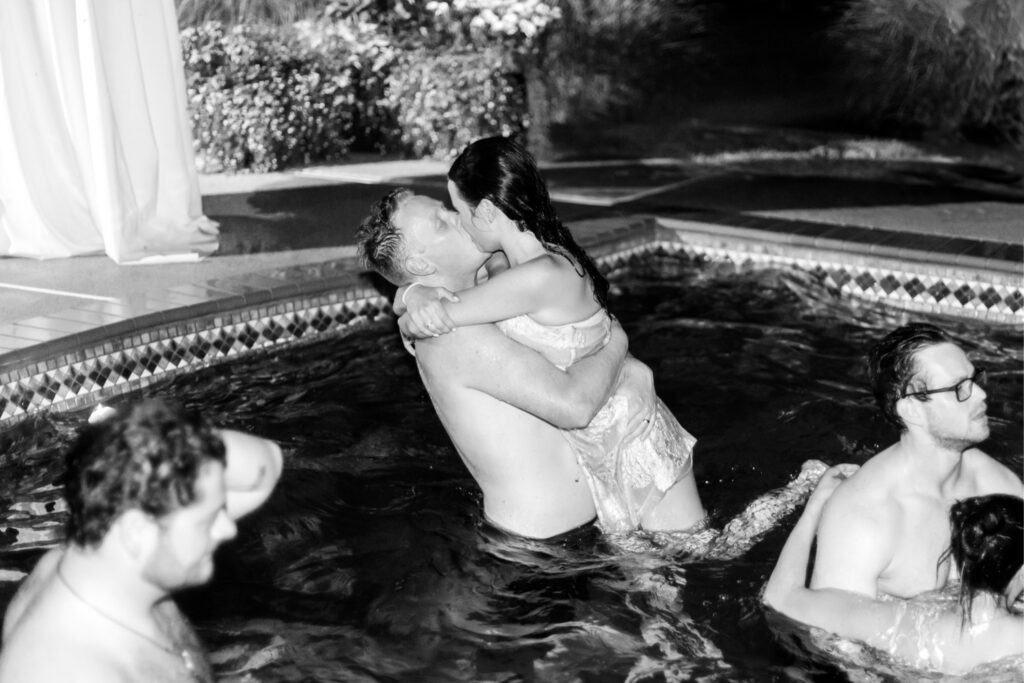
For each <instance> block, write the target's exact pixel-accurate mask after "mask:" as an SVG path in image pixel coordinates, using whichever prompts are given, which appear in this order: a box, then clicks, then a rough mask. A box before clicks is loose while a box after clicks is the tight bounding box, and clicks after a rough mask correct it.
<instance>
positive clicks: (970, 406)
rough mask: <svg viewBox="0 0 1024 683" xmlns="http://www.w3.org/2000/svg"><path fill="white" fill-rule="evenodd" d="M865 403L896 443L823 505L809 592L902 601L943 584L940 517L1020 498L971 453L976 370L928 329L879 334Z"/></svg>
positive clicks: (993, 467) (1020, 487) (978, 399)
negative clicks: (985, 500) (964, 506)
mask: <svg viewBox="0 0 1024 683" xmlns="http://www.w3.org/2000/svg"><path fill="white" fill-rule="evenodd" d="M869 369H870V373H871V381H872V385H873V386H872V388H873V391H874V394H875V399H876V401H877V402H878V405H879V407H880V408H881V410H882V414H883V415H884V416H885V418H886V420H888V421H889V422H890V423H892V424H893V425H894V426H896V427H897V428H899V430H900V439H899V441H897V442H896V443H895V444H893V445H892V446H889V447H888V448H886V449H885V450H883V451H882V452H881V453H879V454H877V455H875V456H874V457H872V458H871V459H870V460H868V461H867V462H866V463H864V465H863V466H862V467H861V468H860V469H859V470H858V471H857V473H856V474H854V475H853V476H851V477H850V478H849V479H847V480H845V481H844V482H843V483H842V484H841V485H840V486H839V488H838V489H836V491H835V493H834V494H833V495H832V497H831V498H830V499H829V500H828V502H827V503H826V505H825V508H824V511H823V513H822V518H821V522H820V523H819V525H818V529H817V538H818V549H817V555H816V559H815V565H814V573H813V576H812V577H811V584H810V587H811V588H813V589H821V588H838V589H841V590H846V591H852V592H856V593H862V594H864V595H869V596H871V597H875V596H877V595H879V594H888V595H891V596H896V597H901V598H909V597H913V596H915V595H917V594H919V593H923V592H927V591H931V590H935V589H938V588H942V587H943V586H945V584H946V582H947V581H948V580H949V578H950V574H951V573H952V572H951V564H950V560H949V558H948V556H947V555H946V549H947V548H948V547H949V510H950V507H951V506H952V505H953V503H954V502H955V501H957V500H962V499H964V498H970V497H972V496H982V495H988V494H993V493H1005V494H1011V495H1014V496H1021V495H1024V484H1022V483H1021V480H1020V477H1019V476H1018V475H1017V474H1015V473H1014V472H1012V471H1011V470H1010V469H1009V468H1007V467H1005V466H1003V465H1001V464H999V463H998V462H996V461H995V460H993V459H992V458H991V457H990V456H988V455H986V454H985V453H983V452H982V451H981V450H979V449H978V448H977V446H978V444H980V443H982V442H983V441H984V440H985V439H987V438H988V435H989V426H988V417H987V416H986V403H985V399H986V397H987V394H986V393H985V390H984V388H983V387H984V385H985V373H984V370H979V369H978V368H975V367H974V365H973V364H972V363H971V361H970V360H969V359H968V358H967V355H966V354H965V353H964V352H963V350H962V349H960V347H958V346H957V345H956V344H955V343H953V340H952V339H951V338H950V337H949V335H947V334H946V333H945V332H943V331H942V330H941V329H939V328H937V327H935V326H934V325H930V324H925V323H916V324H910V325H906V326H904V327H901V328H899V329H897V330H894V331H893V332H891V333H890V334H888V335H887V336H886V337H885V338H884V339H883V340H882V341H881V342H880V343H879V344H878V345H877V346H875V348H874V349H873V350H872V352H871V354H870V359H869Z"/></svg>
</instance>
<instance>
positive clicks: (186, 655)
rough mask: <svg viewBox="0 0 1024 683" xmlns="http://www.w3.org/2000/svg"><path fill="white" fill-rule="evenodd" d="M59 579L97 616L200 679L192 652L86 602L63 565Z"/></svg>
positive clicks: (196, 678)
mask: <svg viewBox="0 0 1024 683" xmlns="http://www.w3.org/2000/svg"><path fill="white" fill-rule="evenodd" d="M57 578H58V579H59V580H60V582H61V583H62V584H64V587H65V588H67V589H68V591H70V592H71V594H72V595H73V596H75V598H77V599H78V601H79V602H81V603H82V604H83V605H85V606H86V607H88V608H89V609H91V610H92V611H93V612H95V613H96V614H98V615H100V616H101V617H103V618H104V619H106V620H107V621H109V622H110V623H112V624H115V625H116V626H120V627H121V628H122V629H124V630H125V631H128V632H129V633H134V634H135V635H136V636H138V637H139V638H142V639H143V640H145V641H147V642H149V643H150V644H151V645H153V646H155V647H158V648H160V649H161V650H163V651H164V652H166V653H167V654H169V655H171V656H172V657H176V658H177V659H180V660H181V665H182V666H184V667H185V671H187V672H188V674H189V676H190V677H191V678H192V679H193V680H199V678H198V677H197V675H196V663H195V661H193V659H192V653H191V652H189V651H188V650H186V649H185V648H182V649H180V650H175V649H174V648H173V647H171V646H170V645H164V644H163V643H161V642H160V641H159V640H157V639H156V638H151V637H149V636H147V635H146V634H145V633H143V632H142V631H139V630H137V629H135V628H132V627H131V626H129V625H128V624H126V623H124V622H123V621H121V620H120V619H117V618H115V617H112V616H110V615H109V614H107V613H106V612H104V611H103V610H101V609H100V608H99V607H97V606H96V605H94V604H92V603H91V602H89V601H88V600H86V599H85V598H84V597H83V596H82V595H81V593H79V592H78V591H76V590H75V589H74V588H72V587H71V584H70V583H68V580H67V579H66V578H64V573H63V572H62V571H61V565H60V564H58V565H57Z"/></svg>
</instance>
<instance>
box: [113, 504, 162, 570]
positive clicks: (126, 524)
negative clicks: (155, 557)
mask: <svg viewBox="0 0 1024 683" xmlns="http://www.w3.org/2000/svg"><path fill="white" fill-rule="evenodd" d="M112 531H113V533H114V534H116V538H117V541H118V544H119V545H120V546H121V549H122V550H123V551H124V553H125V554H127V555H128V556H129V557H131V558H132V559H134V560H140V559H145V558H147V557H148V556H149V555H150V553H152V552H153V550H154V549H155V548H156V546H157V544H158V542H159V538H158V537H159V535H160V529H159V527H158V525H157V523H156V521H155V520H154V519H153V518H152V517H150V516H149V515H147V514H146V513H145V512H143V511H142V510H126V511H124V512H122V513H121V515H120V516H118V518H117V519H116V520H115V521H114V525H113V529H112Z"/></svg>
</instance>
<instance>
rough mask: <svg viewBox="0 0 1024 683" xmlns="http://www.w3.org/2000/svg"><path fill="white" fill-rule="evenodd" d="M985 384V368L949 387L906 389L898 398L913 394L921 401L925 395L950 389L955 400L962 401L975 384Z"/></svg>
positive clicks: (968, 395) (972, 390)
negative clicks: (920, 389) (922, 389)
mask: <svg viewBox="0 0 1024 683" xmlns="http://www.w3.org/2000/svg"><path fill="white" fill-rule="evenodd" d="M986 384H988V372H986V371H985V370H977V371H976V372H975V373H974V376H972V377H968V378H967V379H962V380H960V381H959V382H957V383H956V384H954V385H953V386H951V387H943V388H942V389H926V390H924V391H906V392H904V393H903V395H901V396H900V398H907V397H908V396H914V397H916V398H919V399H921V400H922V401H923V400H924V397H925V396H929V395H931V394H942V393H945V392H947V391H952V392H954V393H955V394H956V400H957V401H959V402H960V403H963V402H964V401H966V400H967V399H969V398H970V397H971V394H972V393H974V386H975V385H978V386H979V387H981V388H982V389H984V388H985V385H986Z"/></svg>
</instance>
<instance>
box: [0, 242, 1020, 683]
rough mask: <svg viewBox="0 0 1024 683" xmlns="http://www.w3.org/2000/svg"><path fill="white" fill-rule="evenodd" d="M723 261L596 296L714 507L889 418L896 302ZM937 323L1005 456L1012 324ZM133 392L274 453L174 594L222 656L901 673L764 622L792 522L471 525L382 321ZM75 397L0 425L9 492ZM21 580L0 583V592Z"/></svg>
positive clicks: (409, 371)
mask: <svg viewBox="0 0 1024 683" xmlns="http://www.w3.org/2000/svg"><path fill="white" fill-rule="evenodd" d="M731 270H732V268H731V267H729V268H725V267H724V266H717V265H715V264H696V265H695V264H692V263H690V262H689V261H687V260H686V259H685V258H682V257H679V258H676V257H663V258H658V259H652V260H650V261H648V262H646V263H645V264H640V265H635V266H634V267H632V268H631V269H629V270H628V271H623V272H621V273H616V274H615V275H614V277H613V281H614V283H615V288H616V294H615V296H614V297H613V303H612V309H613V312H614V313H616V314H617V315H618V316H619V317H620V319H621V320H622V322H623V324H624V326H625V328H626V330H627V332H629V334H630V339H631V345H630V348H631V350H632V352H633V353H634V354H635V355H636V356H637V357H639V358H640V359H641V360H644V361H645V362H647V363H648V364H650V365H651V367H652V369H653V370H654V374H655V381H656V384H657V389H658V394H659V396H660V397H661V398H662V399H663V400H664V401H665V402H666V404H667V405H668V406H669V407H670V408H671V409H672V410H673V411H674V412H675V413H676V415H677V416H678V417H679V420H680V422H681V423H682V424H683V425H684V426H685V427H686V428H687V429H688V430H690V431H691V432H693V433H694V434H695V435H696V436H697V437H698V439H699V442H698V445H697V450H696V461H695V472H696V475H697V479H698V483H699V485H700V486H701V487H702V495H703V498H704V501H705V503H706V504H707V505H708V506H709V509H710V512H711V515H712V523H713V524H714V525H716V526H720V525H721V524H723V523H724V522H725V521H727V520H728V519H730V518H731V517H732V516H733V515H735V514H736V513H738V512H739V511H740V510H741V509H742V508H743V506H744V505H745V504H746V503H747V502H749V501H750V500H751V499H753V498H754V497H755V496H757V495H759V494H761V493H763V492H765V491H767V490H768V489H771V488H774V487H777V486H780V485H782V484H783V483H785V482H786V481H787V480H788V479H789V478H790V477H792V476H793V475H794V474H796V472H797V471H798V470H799V469H800V465H801V463H802V462H804V461H805V460H808V459H811V458H817V459H821V460H824V461H826V462H829V463H835V462H841V461H853V462H863V461H864V460H865V459H866V458H868V457H869V456H870V455H871V454H873V453H874V452H876V451H877V450H878V449H879V448H880V447H882V446H883V445H886V444H887V443H889V442H890V441H892V440H893V439H894V438H895V435H894V434H893V433H891V432H890V431H889V430H888V428H887V427H885V425H884V424H883V422H882V421H881V419H880V418H878V417H877V416H876V414H875V408H874V406H873V404H872V401H871V399H870V397H869V396H868V394H867V393H866V389H865V374H864V369H863V361H862V358H863V354H864V352H865V350H866V349H867V347H868V346H869V345H870V343H871V342H873V341H874V340H875V339H877V338H878V337H880V336H881V334H882V333H883V331H885V330H888V329H890V328H892V327H894V326H896V325H898V324H901V323H902V322H904V321H906V320H907V319H909V318H908V316H906V315H904V314H899V313H893V312H888V311H885V310H884V309H881V308H878V307H874V306H868V305H864V304H856V303H851V302H843V301H838V300H836V299H835V298H834V297H833V295H832V293H830V292H828V291H826V290H824V289H822V288H821V287H819V286H818V285H817V284H816V283H815V282H813V281H812V280H811V279H809V277H808V276H806V275H801V274H799V273H795V272H790V271H786V272H779V271H759V272H750V273H745V274H742V275H739V276H737V275H735V274H734V273H732V272H731ZM720 271H722V272H720ZM725 271H730V272H725ZM666 273H668V274H669V276H670V277H667V278H666V277H664V275H665V274H666ZM941 324H943V325H944V326H945V327H946V328H947V329H950V331H951V332H952V333H953V334H954V335H955V336H956V337H957V338H958V339H959V340H960V341H961V343H963V345H964V346H965V348H967V349H968V351H969V352H970V353H971V354H972V355H973V356H974V359H975V362H977V363H979V364H984V365H985V366H987V367H989V368H990V369H991V370H992V371H993V372H992V375H993V382H992V388H991V391H990V392H989V393H990V414H991V415H992V416H993V419H992V427H993V436H992V439H991V441H990V442H989V444H988V446H987V448H988V450H989V451H990V452H991V453H993V454H994V455H996V457H998V458H1000V459H1001V460H1003V461H1004V462H1007V463H1008V464H1010V465H1011V466H1012V467H1014V468H1015V469H1016V470H1017V471H1020V469H1021V459H1020V453H1021V452H1022V451H1024V448H1022V438H1024V437H1022V434H1021V430H1020V425H1021V421H1022V399H1021V394H1022V374H1024V373H1022V359H1024V349H1022V347H1021V339H1020V336H1019V334H1018V333H1015V332H1012V331H1006V330H1000V329H998V328H992V327H987V326H985V325H983V324H981V323H968V322H951V321H942V322H941ZM148 393H153V394H161V395H169V396H174V397H176V398H178V399H180V400H183V401H185V402H186V403H187V404H189V405H192V406H194V407H201V408H202V409H203V410H204V411H205V412H206V413H207V414H208V415H209V416H210V417H211V418H212V419H213V420H214V421H215V422H217V423H219V424H222V425H224V426H229V427H236V428H241V429H244V430H248V431H253V432H256V433H259V434H262V435H265V436H268V437H270V438H273V439H276V440H278V441H279V442H281V444H282V446H283V448H284V450H285V453H286V471H285V473H284V476H283V478H282V481H281V484H280V486H279V487H278V490H277V491H276V492H275V494H274V496H273V497H272V498H271V500H270V501H269V502H268V504H267V505H266V506H265V507H264V508H263V509H262V510H260V511H259V512H257V513H256V514H255V515H254V516H253V517H252V518H250V519H248V520H246V521H245V522H243V524H242V527H241V529H240V535H239V538H238V539H237V540H236V541H235V542H234V543H232V544H230V545H229V546H227V547H225V548H222V550H221V551H220V553H219V555H218V571H217V577H216V579H215V581H214V583H212V584H211V585H210V586H208V587H204V588H202V589H200V590H197V591H194V592H193V593H191V594H188V595H185V596H183V598H182V601H181V602H182V605H183V607H184V608H185V610H186V612H187V613H188V614H189V615H190V616H191V617H192V618H193V620H194V621H195V622H196V624H197V626H198V628H199V630H200V633H201V635H202V636H203V638H204V639H205V641H206V642H207V643H208V645H209V646H210V650H211V653H212V656H213V658H214V660H215V663H216V666H217V668H218V671H219V672H220V673H221V674H222V675H224V676H225V677H227V678H229V679H235V680H241V679H242V678H243V677H244V676H246V675H251V676H252V678H253V679H255V680H264V681H588V682H590V681H623V680H630V681H664V680H669V681H674V680H689V679H701V680H708V681H747V680H757V681H762V680H791V679H795V680H806V681H832V680H836V678H837V676H839V677H840V678H841V677H843V675H844V674H843V673H842V672H845V677H848V678H850V679H852V680H900V679H902V678H903V677H904V675H905V674H906V672H905V671H901V670H900V669H899V668H898V667H896V666H895V665H892V664H888V663H885V664H883V663H882V662H881V661H878V660H871V661H869V662H868V664H867V665H856V666H855V665H852V664H849V663H844V664H837V663H836V659H835V658H834V657H832V656H821V655H820V653H818V654H815V653H814V652H811V651H809V650H808V649H807V648H803V647H794V646H793V644H792V643H793V642H794V639H793V638H791V637H789V636H788V635H787V631H786V630H785V629H784V628H780V627H779V625H778V624H777V623H775V621H777V620H773V622H772V623H769V622H768V621H766V619H765V613H764V611H763V610H762V609H761V607H760V605H759V602H758V594H759V592H760V589H761V586H762V585H763V583H764V581H765V580H766V578H767V575H768V573H769V572H770V570H771V567H772V565H773V563H774V560H775V557H776V556H777V555H778V552H779V549H780V547H781V544H782V541H783V540H784V538H785V535H786V533H787V532H788V530H789V527H790V525H791V524H792V520H787V521H786V522H784V523H783V524H782V525H781V528H779V529H777V530H776V531H773V532H772V533H770V534H769V535H768V537H767V538H766V539H765V540H764V541H763V542H761V543H760V544H758V545H756V546H755V547H754V548H753V549H752V550H751V551H750V552H748V553H747V554H746V555H744V556H743V557H742V558H740V559H738V560H732V561H720V560H701V559H694V558H693V557H692V556H688V555H683V554H678V553H674V552H673V551H671V550H668V549H662V550H658V549H656V548H655V547H654V546H650V547H649V548H648V549H647V550H645V551H643V552H625V551H623V550H621V549H619V548H618V547H617V546H615V545H613V544H611V543H609V542H607V541H606V540H604V539H601V538H600V537H599V536H597V535H596V534H595V533H593V532H580V533H579V534H575V535H570V536H568V537H566V538H562V539H560V540H559V541H557V542H553V543H541V542H528V541H523V540H521V539H514V538H510V537H508V536H507V535H505V534H502V533H501V532H499V531H496V530H494V529H492V528H491V527H489V526H488V525H486V524H485V523H484V522H483V520H482V519H481V516H480V498H479V494H478V491H477V489H476V487H475V485H474V483H473V481H472V479H471V478H470V477H469V475H468V474H467V472H466V470H465V468H464V466H463V465H462V463H461V461H460V460H459V458H458V456H457V455H456V453H455V452H454V450H453V449H452V448H451V445H450V443H449V441H448V439H447V437H446V435H445V433H444V431H443V429H442V428H441V425H440V423H439V422H438V421H437V419H436V417H435V415H434V412H433V408H432V406H431V404H430V402H429V400H428V398H427V396H426V394H425V392H424V390H423V388H422V386H421V384H420V380H419V376H418V375H417V373H416V369H415V366H414V365H413V363H412V360H411V359H410V358H409V357H408V356H406V355H405V352H404V350H403V349H402V347H401V344H400V343H399V341H398V339H397V335H396V334H395V333H394V332H393V329H392V327H391V324H390V323H381V324H378V325H374V326H372V327H368V328H366V329H363V330H360V331H357V332H355V333H353V334H351V335H349V336H347V337H345V338H342V339H336V340H333V341H327V342H320V343H317V344H315V345H309V346H305V347H302V348H300V349H294V350H291V351H287V352H284V353H277V354H272V355H264V356H260V357H258V358H255V359H252V360H248V361H244V362H239V363H234V364H232V365H228V366H219V367H216V368H213V369H211V370H209V371H205V372H202V373H198V374H195V375H191V376H187V377H182V378H178V379H177V380H175V381H172V382H170V383H166V384H162V385H159V386H157V387H154V388H151V389H150V390H148ZM84 418H85V416H84V415H74V416H53V417H49V418H45V419H40V420H37V421H36V422H35V423H34V424H33V425H31V426H25V427H20V428H18V429H16V430H12V431H11V432H10V433H7V434H4V435H0V446H2V447H3V448H0V452H4V453H6V455H5V456H3V457H4V460H3V461H0V467H2V469H3V473H4V476H3V477H0V497H2V498H3V500H4V501H8V502H9V501H12V500H17V501H23V502H24V501H26V500H27V499H26V497H25V495H24V493H22V492H24V491H28V490H32V489H34V488H36V487H38V486H42V485H45V484H49V483H53V482H54V481H55V480H56V477H57V475H58V467H57V465H56V464H54V455H55V452H56V451H57V450H59V448H60V447H61V446H62V445H63V444H64V443H66V441H67V439H68V438H70V435H71V434H72V433H73V431H74V429H75V428H76V427H77V426H78V425H79V424H80V423H81V422H82V421H84ZM29 427H31V429H30V428H29ZM53 498H54V494H53V492H51V493H50V494H49V496H47V495H42V499H41V502H39V503H38V504H37V505H36V507H35V508H32V509H33V510H35V512H36V513H37V514H41V515H43V516H45V515H46V514H53V516H54V519H55V520H57V521H59V520H60V518H61V514H60V510H59V508H58V507H54V506H53V505H52V501H53ZM47 500H49V501H50V503H49V505H50V508H51V509H50V510H47V505H48V503H47ZM7 514H8V518H7V519H8V521H10V516H9V515H10V513H7ZM26 526H27V525H26ZM13 540H14V539H12V538H8V540H7V542H8V543H9V542H11V541H13ZM0 543H3V541H0ZM670 547H671V546H670ZM37 556H38V552H20V553H12V552H7V553H3V554H0V568H3V569H7V570H14V571H18V570H21V571H24V570H26V569H28V568H29V567H30V566H31V564H32V562H34V560H35V558H36V557H37ZM14 587H15V585H14V583H13V582H11V581H6V582H0V605H5V604H6V602H7V600H9V598H10V595H11V594H12V593H13V590H14ZM833 654H834V653H833ZM978 680H985V679H984V678H979V679H978Z"/></svg>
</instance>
